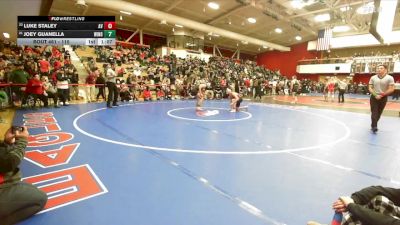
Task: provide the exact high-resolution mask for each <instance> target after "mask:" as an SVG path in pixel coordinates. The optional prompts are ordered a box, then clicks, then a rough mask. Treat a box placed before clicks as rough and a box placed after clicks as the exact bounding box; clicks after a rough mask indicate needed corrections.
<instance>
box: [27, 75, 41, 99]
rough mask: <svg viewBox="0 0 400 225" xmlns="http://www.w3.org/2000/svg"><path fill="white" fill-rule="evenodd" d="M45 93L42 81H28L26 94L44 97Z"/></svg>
mask: <svg viewBox="0 0 400 225" xmlns="http://www.w3.org/2000/svg"><path fill="white" fill-rule="evenodd" d="M43 91H44V89H43V83H42V81H40V80H36V79H34V78H32V79H29V80H28V83H27V84H26V90H25V92H26V93H28V94H37V95H42V94H43Z"/></svg>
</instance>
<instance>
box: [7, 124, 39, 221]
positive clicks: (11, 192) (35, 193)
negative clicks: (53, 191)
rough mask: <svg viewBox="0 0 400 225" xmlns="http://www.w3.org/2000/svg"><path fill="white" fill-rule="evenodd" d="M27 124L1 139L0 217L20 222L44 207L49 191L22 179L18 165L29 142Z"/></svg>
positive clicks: (9, 131)
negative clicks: (44, 190) (43, 190)
mask: <svg viewBox="0 0 400 225" xmlns="http://www.w3.org/2000/svg"><path fill="white" fill-rule="evenodd" d="M28 136H29V132H28V129H27V127H16V128H15V127H13V128H10V129H8V130H7V132H6V133H5V135H4V141H3V142H0V221H1V224H2V225H10V224H16V223H18V222H20V221H22V220H24V219H26V218H28V217H30V216H32V215H34V214H35V213H37V212H39V211H40V210H42V209H43V208H44V206H45V204H46V202H47V195H46V194H45V193H44V192H42V191H40V190H39V189H38V188H36V187H35V186H33V185H32V184H28V183H25V182H22V181H21V171H20V169H19V168H18V166H19V164H20V163H21V161H22V159H23V158H24V154H25V148H26V145H27V143H28V140H27V138H28Z"/></svg>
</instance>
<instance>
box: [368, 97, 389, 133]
mask: <svg viewBox="0 0 400 225" xmlns="http://www.w3.org/2000/svg"><path fill="white" fill-rule="evenodd" d="M386 102H387V96H385V97H383V98H381V99H379V100H378V99H376V98H375V97H374V96H371V98H370V100H369V103H370V105H371V128H377V127H378V120H379V119H380V118H381V115H382V112H383V110H384V109H385V106H386Z"/></svg>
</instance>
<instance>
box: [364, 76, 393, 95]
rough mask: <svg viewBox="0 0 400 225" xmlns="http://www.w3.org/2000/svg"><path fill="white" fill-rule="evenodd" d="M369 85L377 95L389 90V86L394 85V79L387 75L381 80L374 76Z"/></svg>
mask: <svg viewBox="0 0 400 225" xmlns="http://www.w3.org/2000/svg"><path fill="white" fill-rule="evenodd" d="M369 85H372V87H373V88H374V90H375V92H376V93H377V94H380V93H383V92H385V91H387V90H388V89H389V86H390V85H394V79H393V77H392V76H390V75H389V74H386V76H384V77H383V78H379V77H378V75H374V76H372V77H371V79H370V80H369Z"/></svg>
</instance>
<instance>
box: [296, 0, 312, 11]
mask: <svg viewBox="0 0 400 225" xmlns="http://www.w3.org/2000/svg"><path fill="white" fill-rule="evenodd" d="M315 2H316V1H315V0H292V2H291V5H292V7H293V8H295V9H302V8H303V7H305V6H309V5H312V4H314V3H315Z"/></svg>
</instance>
